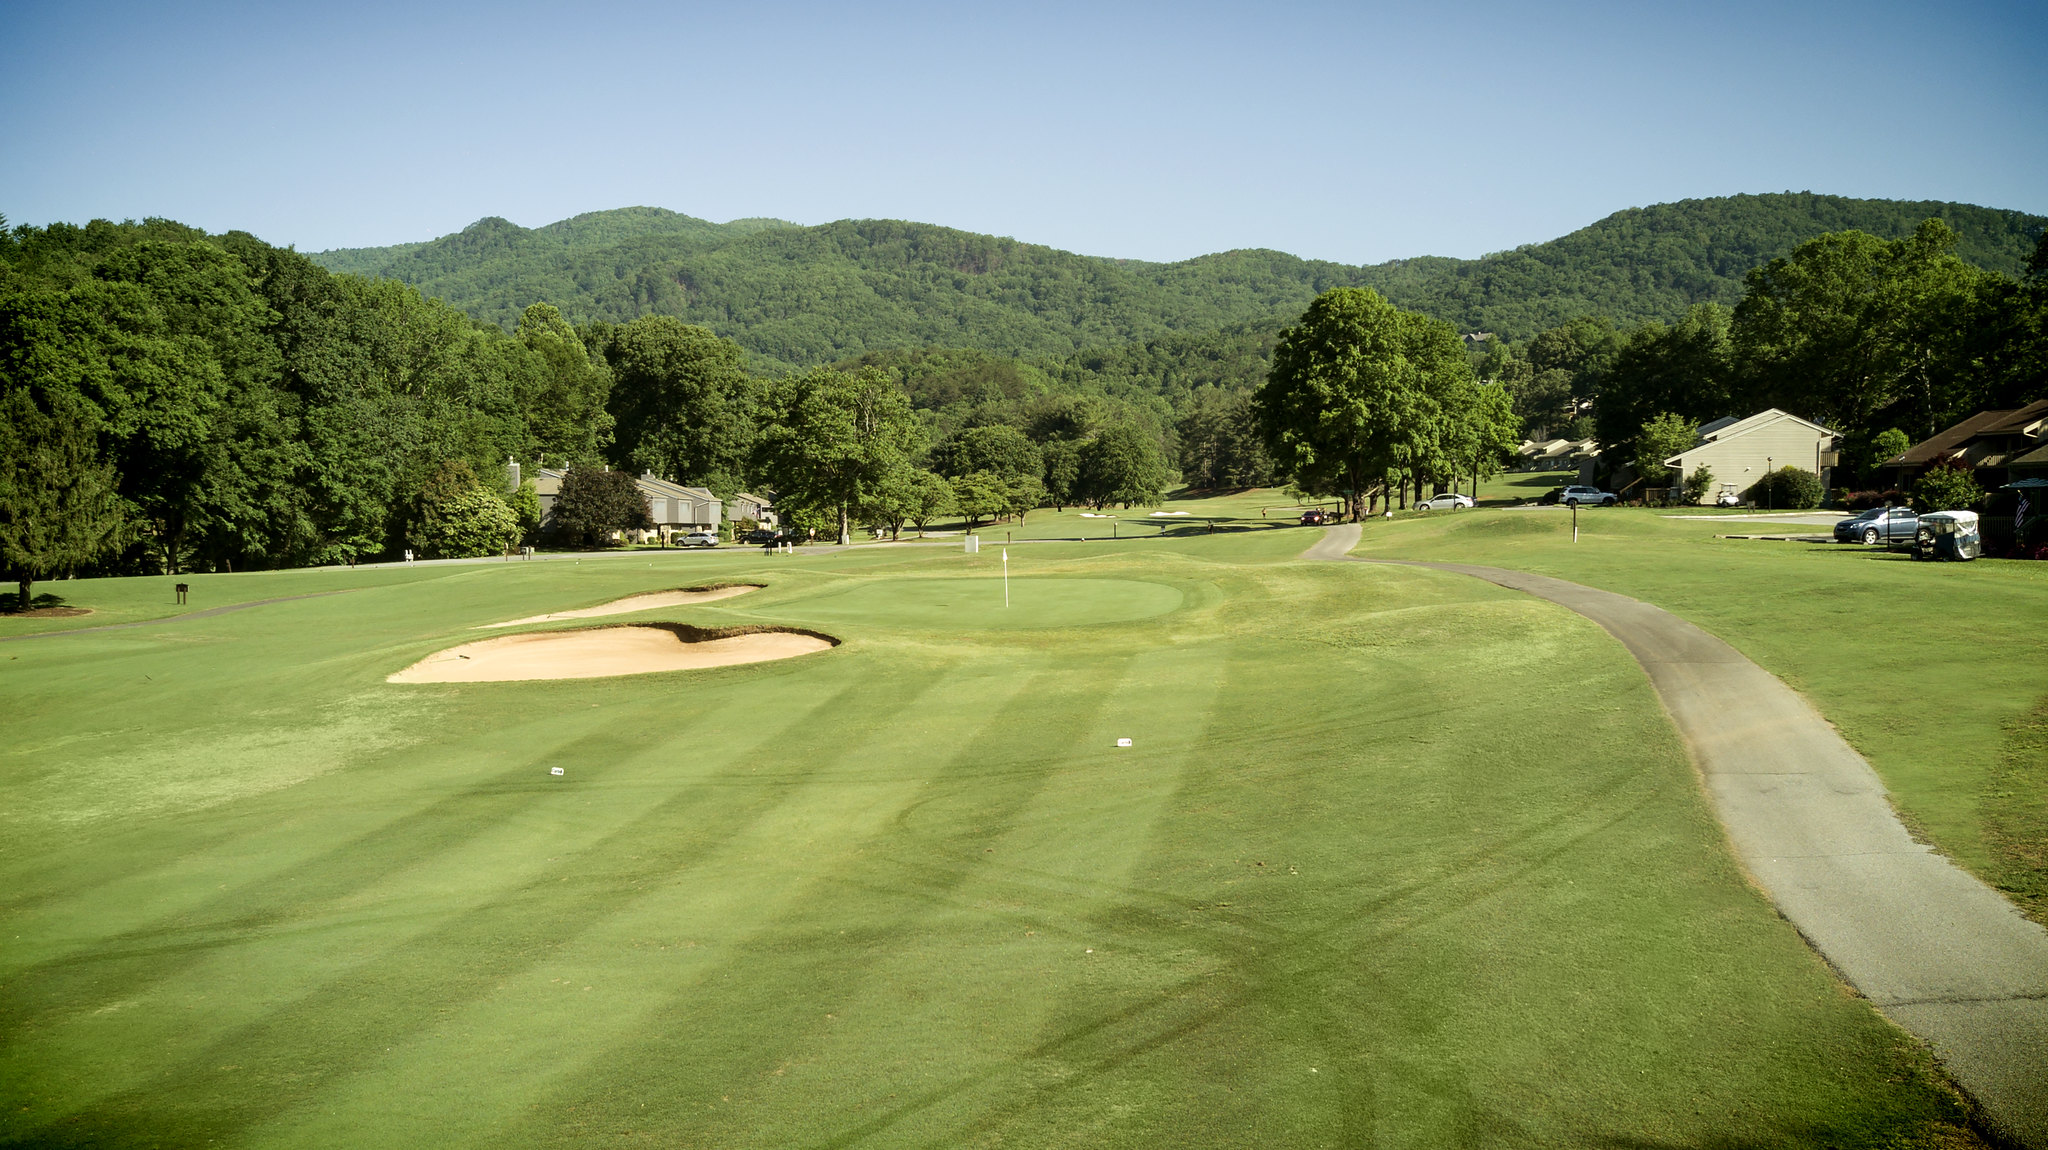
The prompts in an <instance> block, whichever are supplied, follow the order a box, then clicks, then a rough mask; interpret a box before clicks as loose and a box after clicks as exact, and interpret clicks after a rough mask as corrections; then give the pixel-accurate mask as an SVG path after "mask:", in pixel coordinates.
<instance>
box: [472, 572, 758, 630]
mask: <svg viewBox="0 0 2048 1150" xmlns="http://www.w3.org/2000/svg"><path fill="white" fill-rule="evenodd" d="M760 589H761V587H760V585H759V584H756V583H722V584H719V585H717V586H714V587H686V588H683V589H680V590H676V591H649V592H647V593H646V594H644V595H628V596H626V597H625V598H624V599H614V600H612V601H611V602H609V603H600V604H599V605H597V606H595V607H584V608H581V609H579V610H575V611H556V612H555V613H553V614H551V615H528V616H527V617H526V618H524V619H512V620H509V621H507V622H504V623H486V624H484V625H483V626H482V627H478V628H476V629H477V630H479V631H483V630H487V629H489V628H492V627H517V626H519V625H520V624H522V623H552V622H554V621H556V620H557V619H597V618H601V617H603V616H605V615H625V614H628V613H631V612H633V611H646V610H649V609H651V608H654V607H682V606H686V605H688V604H691V603H710V602H713V601H714V600H718V599H730V598H732V597H733V596H735V595H744V594H746V593H747V592H749V591H759V590H760Z"/></svg>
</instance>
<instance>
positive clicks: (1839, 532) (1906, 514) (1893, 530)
mask: <svg viewBox="0 0 2048 1150" xmlns="http://www.w3.org/2000/svg"><path fill="white" fill-rule="evenodd" d="M1919 528H1920V516H1919V515H1918V514H1917V513H1916V512H1914V510H1913V509H1912V508H1910V507H1873V508H1871V509H1870V510H1868V511H1859V512H1857V513H1856V514H1854V515H1851V516H1850V517H1848V518H1847V519H1839V520H1836V521H1835V542H1837V543H1872V544H1875V543H1910V542H1912V540H1913V533H1914V532H1915V531H1917V530H1919Z"/></svg>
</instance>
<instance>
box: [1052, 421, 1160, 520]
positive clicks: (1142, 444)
mask: <svg viewBox="0 0 2048 1150" xmlns="http://www.w3.org/2000/svg"><path fill="white" fill-rule="evenodd" d="M1167 479H1168V476H1167V471H1166V463H1165V461H1164V460H1162V459H1161V458H1160V455H1159V443H1158V441H1157V440H1156V439H1154V438H1153V437H1152V436H1151V435H1149V434H1147V433H1146V431H1145V430H1144V429H1143V428H1141V427H1139V426H1138V425H1136V424H1134V423H1122V422H1119V423H1112V424H1110V425H1109V426H1107V427H1105V428H1103V429H1102V430H1101V431H1100V432H1098V433H1096V436H1095V438H1094V439H1092V440H1090V441H1089V442H1087V443H1086V444H1083V445H1082V447H1081V459H1080V474H1079V476H1078V477H1077V478H1076V481H1075V485H1076V488H1077V490H1078V491H1079V493H1080V495H1081V498H1083V499H1086V500H1087V501H1088V502H1089V503H1092V504H1094V505H1095V506H1096V507H1098V508H1102V507H1108V506H1109V505H1110V504H1112V503H1114V504H1116V505H1118V506H1120V507H1140V506H1150V505H1152V504H1155V503H1158V502H1159V500H1160V498H1161V497H1162V496H1163V495H1164V494H1165V492H1166V483H1167Z"/></svg>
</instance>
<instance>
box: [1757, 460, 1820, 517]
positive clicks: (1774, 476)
mask: <svg viewBox="0 0 2048 1150" xmlns="http://www.w3.org/2000/svg"><path fill="white" fill-rule="evenodd" d="M1744 494H1745V496H1746V497H1747V498H1748V499H1750V500H1751V501H1753V502H1754V503H1755V504H1756V505H1757V506H1758V507H1765V508H1771V509H1774V510H1779V511H1805V510H1808V509H1810V508H1814V507H1819V506H1820V497H1821V486H1820V476H1818V475H1815V474H1814V473H1813V472H1811V471H1808V470H1806V469H1805V468H1802V467H1780V468H1779V469H1777V470H1776V471H1769V472H1765V473H1764V477H1763V478H1762V479H1759V480H1757V481H1756V482H1755V483H1754V484H1752V485H1751V486H1750V489H1749V490H1748V491H1747V492H1745V493H1744Z"/></svg>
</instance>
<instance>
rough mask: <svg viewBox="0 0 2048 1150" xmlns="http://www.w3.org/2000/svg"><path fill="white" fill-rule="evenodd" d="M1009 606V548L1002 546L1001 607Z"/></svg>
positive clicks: (1007, 608) (1005, 608) (1006, 607)
mask: <svg viewBox="0 0 2048 1150" xmlns="http://www.w3.org/2000/svg"><path fill="white" fill-rule="evenodd" d="M1009 608H1010V549H1009V548H1008V547H1005V548H1003V609H1004V610H1006V611H1007V610H1009Z"/></svg>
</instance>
